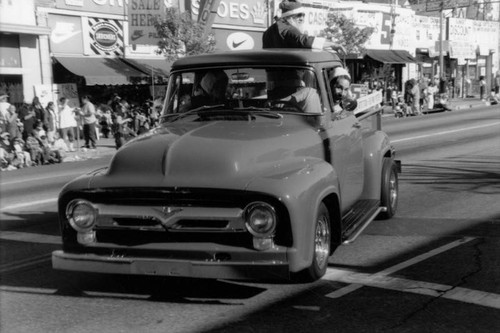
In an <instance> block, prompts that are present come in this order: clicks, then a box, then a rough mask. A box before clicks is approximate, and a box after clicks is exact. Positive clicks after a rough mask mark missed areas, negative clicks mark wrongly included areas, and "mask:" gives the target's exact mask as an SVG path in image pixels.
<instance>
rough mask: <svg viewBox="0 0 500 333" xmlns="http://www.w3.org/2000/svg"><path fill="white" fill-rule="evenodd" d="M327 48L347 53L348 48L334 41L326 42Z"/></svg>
mask: <svg viewBox="0 0 500 333" xmlns="http://www.w3.org/2000/svg"><path fill="white" fill-rule="evenodd" d="M323 48H324V49H325V50H333V51H335V52H337V53H343V54H347V51H346V49H345V48H344V47H343V46H342V45H337V44H334V43H332V42H326V43H325V45H324V46H323Z"/></svg>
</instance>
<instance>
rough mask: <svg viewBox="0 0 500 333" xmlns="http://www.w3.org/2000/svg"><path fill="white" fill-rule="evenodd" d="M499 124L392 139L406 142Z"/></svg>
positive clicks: (392, 141)
mask: <svg viewBox="0 0 500 333" xmlns="http://www.w3.org/2000/svg"><path fill="white" fill-rule="evenodd" d="M497 125H500V122H496V123H492V124H485V125H479V126H472V127H465V128H459V129H456V130H450V131H443V132H436V133H431V134H425V135H418V136H413V137H409V138H403V139H396V140H391V143H397V142H404V141H410V140H418V139H425V138H430V137H433V136H437V135H445V134H451V133H458V132H464V131H469V130H473V129H478V128H484V127H490V126H497Z"/></svg>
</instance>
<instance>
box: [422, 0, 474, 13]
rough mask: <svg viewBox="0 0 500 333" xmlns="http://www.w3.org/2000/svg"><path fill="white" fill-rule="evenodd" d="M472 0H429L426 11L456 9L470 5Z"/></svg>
mask: <svg viewBox="0 0 500 333" xmlns="http://www.w3.org/2000/svg"><path fill="white" fill-rule="evenodd" d="M470 3H471V0H427V6H426V11H428V12H433V11H440V10H442V9H454V8H460V7H469V6H470Z"/></svg>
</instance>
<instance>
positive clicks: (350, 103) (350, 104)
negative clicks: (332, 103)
mask: <svg viewBox="0 0 500 333" xmlns="http://www.w3.org/2000/svg"><path fill="white" fill-rule="evenodd" d="M341 106H342V109H344V110H346V111H350V112H352V111H354V110H356V108H357V107H358V101H356V100H355V99H351V98H346V99H343V100H342V102H341Z"/></svg>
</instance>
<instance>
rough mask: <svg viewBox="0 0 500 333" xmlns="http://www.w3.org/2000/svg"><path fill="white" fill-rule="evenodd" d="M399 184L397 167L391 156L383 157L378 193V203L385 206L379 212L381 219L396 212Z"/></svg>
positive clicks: (388, 217) (389, 216) (387, 217)
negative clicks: (380, 188)
mask: <svg viewBox="0 0 500 333" xmlns="http://www.w3.org/2000/svg"><path fill="white" fill-rule="evenodd" d="M398 197H399V186H398V169H397V166H396V163H394V161H393V160H392V159H391V158H388V157H384V162H383V165H382V190H381V193H380V204H381V206H382V207H385V208H386V211H385V212H382V213H380V215H379V217H380V218H382V219H390V218H391V217H393V216H394V214H396V210H397V208H398Z"/></svg>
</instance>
